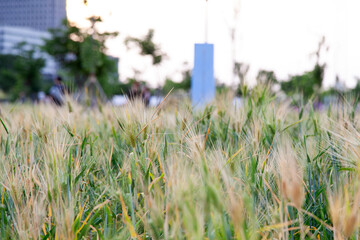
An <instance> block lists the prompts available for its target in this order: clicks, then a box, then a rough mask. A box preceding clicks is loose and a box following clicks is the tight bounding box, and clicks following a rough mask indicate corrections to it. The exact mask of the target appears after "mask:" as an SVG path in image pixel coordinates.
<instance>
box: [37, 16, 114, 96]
mask: <svg viewBox="0 0 360 240" xmlns="http://www.w3.org/2000/svg"><path fill="white" fill-rule="evenodd" d="M88 20H89V21H90V22H91V27H89V28H84V29H81V28H79V27H77V26H76V25H74V24H72V23H70V22H68V21H67V20H64V21H63V25H62V26H61V27H59V28H55V29H50V30H49V32H50V34H51V38H50V39H47V40H45V44H44V46H43V50H44V51H45V52H47V53H48V54H49V55H51V56H53V57H54V58H55V59H56V61H57V62H58V63H59V64H60V66H61V67H62V68H63V69H65V70H66V71H68V73H69V74H70V75H71V76H72V77H73V79H74V81H75V85H76V86H77V87H79V88H81V87H82V86H83V85H84V83H85V81H86V80H87V79H88V77H89V76H90V75H91V74H95V76H96V78H97V80H98V81H99V83H100V85H101V86H102V88H103V89H104V91H105V93H106V94H111V89H112V87H111V84H116V83H117V81H118V73H117V61H116V60H115V59H114V58H111V57H110V56H108V55H107V54H106V51H107V48H106V46H105V42H106V40H107V39H109V38H111V37H115V36H117V35H118V33H117V32H99V31H98V30H97V28H96V25H97V23H99V22H101V18H99V17H91V18H89V19H88Z"/></svg>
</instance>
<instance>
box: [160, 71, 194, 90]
mask: <svg viewBox="0 0 360 240" xmlns="http://www.w3.org/2000/svg"><path fill="white" fill-rule="evenodd" d="M182 76H183V80H182V81H181V82H174V81H172V80H171V79H166V81H165V84H164V86H163V92H164V93H165V94H166V93H168V92H169V91H170V90H171V89H174V90H178V89H182V90H185V91H188V90H189V89H190V87H191V71H190V70H185V71H184V72H182Z"/></svg>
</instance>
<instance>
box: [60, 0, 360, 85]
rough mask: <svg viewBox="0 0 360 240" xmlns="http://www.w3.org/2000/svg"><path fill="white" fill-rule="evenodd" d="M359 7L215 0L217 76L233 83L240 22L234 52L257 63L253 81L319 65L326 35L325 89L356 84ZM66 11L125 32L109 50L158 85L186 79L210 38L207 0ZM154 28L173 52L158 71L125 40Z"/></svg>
mask: <svg viewBox="0 0 360 240" xmlns="http://www.w3.org/2000/svg"><path fill="white" fill-rule="evenodd" d="M234 9H235V10H237V12H238V14H237V21H235V19H236V18H235V17H234V16H235V15H236V14H234ZM359 9H360V1H359V0H301V1H300V0H241V1H239V0H209V3H208V16H209V17H208V19H209V24H208V26H209V28H208V29H209V30H208V41H209V42H210V43H214V44H215V77H216V78H217V79H218V80H219V82H223V83H227V84H231V83H232V82H233V77H232V52H233V50H232V49H233V47H232V44H231V43H232V42H231V38H230V28H231V27H232V26H236V29H237V34H236V46H235V50H236V51H235V52H236V54H235V55H236V58H237V60H238V61H240V62H244V63H247V64H249V65H250V73H249V76H248V80H249V81H253V80H254V78H255V77H256V73H257V71H258V70H259V69H265V70H274V71H275V73H276V75H277V76H278V78H279V79H287V78H288V76H289V75H291V74H297V73H302V72H304V71H306V70H310V69H312V67H313V66H314V63H315V61H316V58H315V57H314V55H312V53H313V52H315V51H316V49H317V45H318V42H319V41H320V39H321V37H322V36H325V37H326V46H328V47H329V50H328V51H327V52H325V51H324V52H323V54H322V59H321V61H322V62H326V63H327V70H326V73H325V83H324V85H325V87H327V86H329V85H331V84H333V83H334V81H335V76H336V74H338V75H339V77H340V79H341V80H343V81H344V82H346V85H348V86H354V84H355V77H356V76H358V77H360V26H359V25H360V14H359V13H358V11H359ZM67 10H68V18H69V20H70V21H74V22H76V23H78V24H79V25H80V26H84V24H85V21H84V19H85V18H86V17H88V16H90V15H100V16H102V17H103V20H104V23H103V25H102V26H101V28H102V29H104V30H108V31H118V32H119V33H120V36H119V37H118V38H117V39H114V40H112V41H110V42H109V43H108V46H109V53H110V54H112V55H114V56H117V57H119V58H120V64H119V71H120V77H121V79H122V80H125V79H126V78H127V77H132V76H134V69H136V70H139V71H141V72H144V74H142V75H140V77H141V78H142V79H143V80H147V81H148V82H149V83H150V84H152V86H157V84H159V83H161V81H162V80H163V79H164V78H165V77H166V76H169V77H170V78H172V79H174V80H180V79H181V76H180V72H181V71H182V70H183V69H185V68H192V64H193V57H194V43H201V42H204V41H205V31H204V29H205V0H88V6H84V5H83V0H68V1H67ZM150 28H152V29H154V30H155V42H157V43H159V44H160V46H161V49H162V50H163V51H164V52H166V53H167V55H168V58H167V59H166V60H165V61H164V63H163V64H162V66H161V67H158V68H154V67H152V66H151V59H149V58H145V57H141V56H139V54H138V53H137V52H136V50H130V51H129V50H127V49H126V48H125V46H124V44H123V41H124V39H125V38H126V37H127V36H134V37H141V36H143V35H145V34H146V33H147V31H148V29H150ZM184 62H188V65H187V66H184V65H183V63H184Z"/></svg>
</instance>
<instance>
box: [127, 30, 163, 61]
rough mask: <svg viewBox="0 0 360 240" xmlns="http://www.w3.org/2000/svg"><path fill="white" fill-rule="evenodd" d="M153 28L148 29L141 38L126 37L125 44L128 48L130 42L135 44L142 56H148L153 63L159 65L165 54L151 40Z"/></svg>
mask: <svg viewBox="0 0 360 240" xmlns="http://www.w3.org/2000/svg"><path fill="white" fill-rule="evenodd" d="M153 37H154V30H153V29H149V31H148V33H147V34H146V35H145V36H144V37H143V38H134V37H127V38H126V39H125V45H126V46H127V47H128V48H129V47H131V44H135V46H136V47H138V48H139V49H140V54H141V55H143V56H150V57H151V58H152V62H153V65H159V64H160V63H161V62H162V60H163V58H164V57H165V56H166V54H164V53H163V52H162V51H161V50H160V47H159V46H158V45H156V44H155V43H154V42H153Z"/></svg>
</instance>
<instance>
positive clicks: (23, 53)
mask: <svg viewBox="0 0 360 240" xmlns="http://www.w3.org/2000/svg"><path fill="white" fill-rule="evenodd" d="M14 50H15V51H16V54H17V55H11V54H5V55H0V63H1V64H0V88H1V89H2V90H3V91H4V92H7V93H9V94H10V97H11V99H13V100H15V99H16V98H18V97H19V95H22V96H24V97H32V98H35V94H36V93H37V92H39V91H40V90H41V89H42V84H43V78H42V74H41V70H42V68H43V67H44V66H45V60H44V59H43V58H41V57H37V56H36V55H37V53H38V50H37V49H36V48H35V47H34V46H29V45H28V44H26V43H25V42H21V43H19V44H18V45H16V46H15V48H14Z"/></svg>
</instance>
